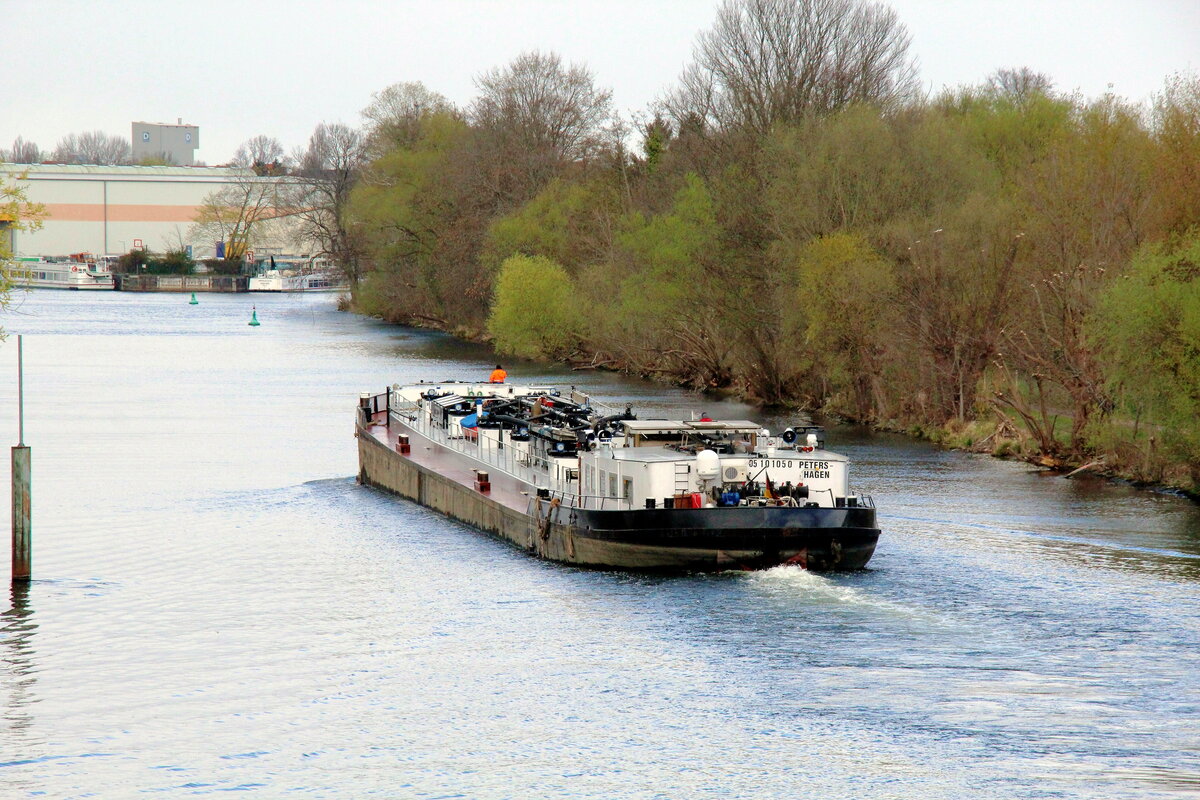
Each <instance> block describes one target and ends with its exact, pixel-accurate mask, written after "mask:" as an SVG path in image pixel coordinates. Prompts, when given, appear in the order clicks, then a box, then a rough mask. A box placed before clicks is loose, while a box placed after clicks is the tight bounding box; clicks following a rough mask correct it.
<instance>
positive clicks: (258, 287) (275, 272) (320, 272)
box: [248, 256, 350, 292]
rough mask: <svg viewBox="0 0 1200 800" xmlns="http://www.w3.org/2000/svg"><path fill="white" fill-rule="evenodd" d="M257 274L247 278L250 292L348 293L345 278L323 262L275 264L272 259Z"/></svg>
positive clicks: (320, 260)
mask: <svg viewBox="0 0 1200 800" xmlns="http://www.w3.org/2000/svg"><path fill="white" fill-rule="evenodd" d="M263 266H264V268H263V269H262V270H261V271H259V272H258V274H256V275H253V276H251V278H250V283H249V287H248V288H249V290H250V291H251V292H341V291H349V289H350V284H349V283H348V282H347V281H346V276H345V275H344V274H343V273H342V272H341V270H339V269H337V268H336V267H335V266H334V265H333V264H331V263H329V262H328V261H327V260H325V259H323V258H314V259H309V260H307V261H303V262H297V261H284V260H282V259H280V260H279V261H278V262H276V260H275V258H274V257H273V256H272V257H271V259H270V261H269V262H267V263H265V264H264V265H263Z"/></svg>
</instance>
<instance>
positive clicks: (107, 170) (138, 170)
mask: <svg viewBox="0 0 1200 800" xmlns="http://www.w3.org/2000/svg"><path fill="white" fill-rule="evenodd" d="M0 170H4V171H5V172H9V173H28V175H29V177H30V178H32V179H36V178H80V177H87V176H100V175H105V176H112V177H118V178H126V179H128V178H160V177H161V178H183V177H187V178H198V177H205V178H234V177H238V178H240V177H246V178H253V177H255V175H254V170H252V169H250V168H248V167H179V166H169V167H164V166H159V167H142V166H136V167H134V166H115V165H109V164H9V163H0Z"/></svg>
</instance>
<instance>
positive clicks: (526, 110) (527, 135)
mask: <svg viewBox="0 0 1200 800" xmlns="http://www.w3.org/2000/svg"><path fill="white" fill-rule="evenodd" d="M475 85H476V86H477V87H478V89H479V91H480V95H479V97H478V98H477V99H476V100H475V102H474V103H473V104H472V106H471V112H470V113H471V117H472V120H473V121H474V122H475V124H476V125H478V126H480V127H482V128H486V129H488V130H490V131H492V132H496V133H500V134H501V135H502V136H503V137H504V138H505V139H507V140H508V141H509V142H510V143H511V144H513V145H516V146H518V147H521V148H522V149H524V150H526V151H529V152H543V153H549V154H551V155H553V156H554V157H557V158H558V159H561V160H563V161H574V160H578V159H582V158H585V157H587V156H588V155H591V154H592V153H593V152H594V151H595V150H596V148H597V145H598V144H599V143H600V142H601V141H602V140H603V128H604V126H605V124H606V123H607V122H608V121H609V120H610V118H611V116H612V92H610V91H609V90H607V89H597V88H596V86H595V82H594V78H593V76H592V72H591V70H589V69H588V68H587V67H585V66H583V65H581V64H572V65H571V66H569V67H568V66H566V65H564V64H563V62H562V59H561V58H560V57H559V56H558V55H557V54H555V53H539V52H536V51H533V52H527V53H522V54H521V55H519V56H517V57H516V58H515V59H514V60H513V61H512V63H510V64H508V65H507V66H504V67H497V68H495V69H492V70H489V71H487V72H485V73H483V74H482V75H480V76H479V77H478V78H476V80H475Z"/></svg>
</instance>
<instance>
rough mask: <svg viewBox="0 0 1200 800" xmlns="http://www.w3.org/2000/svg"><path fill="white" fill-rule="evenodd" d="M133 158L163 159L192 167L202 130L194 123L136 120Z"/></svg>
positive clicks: (143, 159)
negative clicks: (169, 123)
mask: <svg viewBox="0 0 1200 800" xmlns="http://www.w3.org/2000/svg"><path fill="white" fill-rule="evenodd" d="M132 145H133V160H134V161H137V162H142V161H145V160H146V159H161V160H163V161H166V162H167V163H168V164H179V165H180V166H185V167H190V166H192V165H193V164H195V163H196V148H197V147H199V146H200V129H199V128H198V127H196V126H195V125H184V124H183V119H182V118H181V119H180V120H179V124H178V125H164V124H162V123H158V122H135V123H133V139H132Z"/></svg>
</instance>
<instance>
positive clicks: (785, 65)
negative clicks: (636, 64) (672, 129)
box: [666, 0, 917, 133]
mask: <svg viewBox="0 0 1200 800" xmlns="http://www.w3.org/2000/svg"><path fill="white" fill-rule="evenodd" d="M908 48H909V34H908V30H907V29H906V28H905V26H904V25H903V24H902V23H901V22H900V20H899V18H898V17H897V16H896V12H895V11H893V10H892V9H890V8H888V7H887V6H885V5H882V4H880V3H870V2H865V0H725V2H723V3H722V4H721V6H720V8H718V10H717V19H716V22H715V23H714V24H713V27H712V28H711V29H710V30H708V31H706V32H704V33H701V34H700V37H699V39H698V41H697V43H696V47H695V51H694V54H693V63H692V64H691V65H690V66H689V67H688V68H687V69H686V70H685V72H684V74H683V76H682V78H681V81H680V83H681V85H680V87H679V88H678V89H677V90H676V91H675V92H674V93H672V95H671V96H670V97H669V98H668V99H667V101H666V105H667V108H668V110H669V111H670V113H671V115H672V116H673V117H674V118H675V119H676V121H682V120H684V119H686V118H688V117H689V116H697V115H698V116H700V117H701V118H703V119H704V120H705V121H706V122H707V123H708V124H710V125H712V126H714V127H717V128H730V127H743V126H748V127H750V128H752V129H754V130H756V131H758V132H759V133H765V132H767V131H768V130H769V129H770V128H771V127H772V126H773V125H775V124H776V123H778V122H794V121H796V120H799V119H802V118H804V117H805V116H807V115H809V114H813V113H818V114H821V113H828V112H831V111H836V110H837V109H839V108H842V107H844V106H846V105H848V104H850V103H855V102H867V103H875V104H879V105H883V106H890V105H894V104H896V103H898V102H901V101H903V100H905V99H907V98H909V97H911V96H912V95H913V94H915V92H916V91H917V82H916V66H915V64H914V61H913V59H912V57H911V56H909V53H908Z"/></svg>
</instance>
